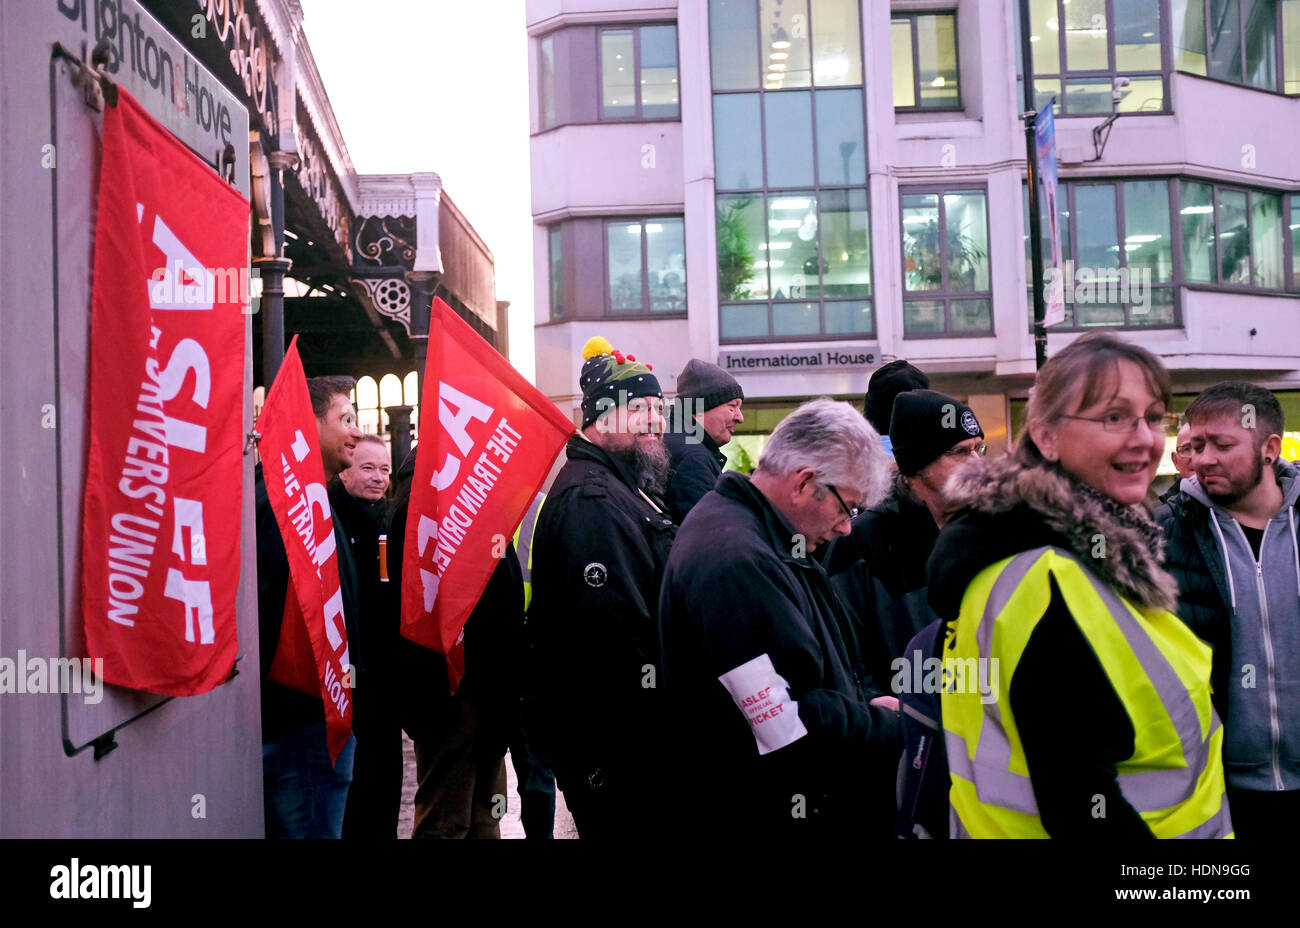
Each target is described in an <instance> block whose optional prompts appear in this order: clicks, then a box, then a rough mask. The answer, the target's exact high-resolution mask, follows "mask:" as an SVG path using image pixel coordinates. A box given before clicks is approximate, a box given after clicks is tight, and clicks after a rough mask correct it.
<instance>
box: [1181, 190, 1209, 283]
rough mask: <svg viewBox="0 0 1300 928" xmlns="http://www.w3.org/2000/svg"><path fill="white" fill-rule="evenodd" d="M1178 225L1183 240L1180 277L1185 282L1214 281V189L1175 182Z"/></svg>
mask: <svg viewBox="0 0 1300 928" xmlns="http://www.w3.org/2000/svg"><path fill="white" fill-rule="evenodd" d="M1179 199H1180V201H1181V204H1182V205H1181V206H1180V208H1179V210H1178V214H1179V215H1178V221H1179V225H1180V226H1181V227H1182V238H1183V276H1184V277H1185V278H1187V280H1189V281H1196V282H1200V283H1211V282H1213V281H1214V279H1215V278H1214V188H1213V187H1211V186H1210V185H1209V184H1198V183H1196V182H1195V181H1190V180H1184V181H1180V182H1179Z"/></svg>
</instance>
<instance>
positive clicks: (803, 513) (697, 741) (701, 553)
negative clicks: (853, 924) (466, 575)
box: [548, 399, 898, 839]
mask: <svg viewBox="0 0 1300 928" xmlns="http://www.w3.org/2000/svg"><path fill="white" fill-rule="evenodd" d="M888 473H889V463H888V459H887V458H886V456H885V453H884V450H883V448H882V447H881V445H880V442H879V440H878V438H877V436H876V434H875V433H874V432H873V431H872V430H871V428H870V427H869V426H868V425H867V424H866V422H865V421H864V420H863V418H862V417H861V416H860V415H859V414H858V413H857V412H856V410H854V409H853V408H852V407H851V406H849V405H848V404H847V403H841V402H835V401H833V400H828V399H821V400H814V401H812V402H810V403H805V404H804V405H803V406H801V407H799V408H798V409H797V410H795V411H794V412H793V413H792V414H791V415H790V416H789V417H787V418H786V419H785V420H784V421H783V422H782V423H781V424H780V425H779V426H778V427H777V429H776V431H775V432H774V433H773V434H772V437H771V439H770V441H769V442H768V444H767V446H766V448H765V449H764V451H763V456H762V458H761V459H760V461H759V464H758V470H757V471H756V472H755V474H754V476H753V479H752V480H751V479H750V478H749V477H746V476H744V475H741V474H736V473H727V474H724V475H723V476H722V477H721V479H719V481H718V485H717V487H716V488H715V489H714V490H713V491H712V492H710V493H709V494H708V495H706V496H705V497H704V499H703V500H701V501H700V503H699V505H698V506H697V507H696V509H695V511H694V515H692V516H691V518H690V520H689V522H688V524H687V525H685V526H684V527H683V528H682V530H681V531H680V532H679V533H678V538H677V542H676V544H675V545H674V547H673V552H672V555H671V556H670V557H669V560H668V569H667V571H666V573H665V576H664V586H663V592H662V594H661V599H660V604H659V605H660V611H659V624H660V634H661V641H662V652H663V655H662V660H663V677H662V681H661V685H662V687H663V689H664V696H665V698H666V700H667V703H668V705H667V715H666V718H665V724H666V726H667V728H668V730H670V731H671V734H672V738H671V740H669V741H668V742H666V744H665V747H666V750H668V751H670V752H671V771H672V773H671V777H670V780H671V785H670V789H669V792H670V794H671V798H672V802H673V807H674V817H673V827H674V829H675V830H679V829H685V830H687V831H688V832H690V833H692V834H694V835H698V836H705V835H708V836H715V835H717V834H726V835H727V836H728V837H729V838H730V837H734V836H735V835H736V834H740V835H743V836H744V837H746V838H756V839H761V838H770V837H774V836H784V835H803V836H810V837H811V836H845V837H861V836H863V835H864V834H865V833H866V831H867V823H868V818H869V813H868V809H869V808H870V805H871V799H870V797H866V796H864V795H863V792H864V791H863V783H864V772H865V771H868V770H870V769H872V768H873V767H876V766H878V762H879V758H878V757H877V756H876V755H877V752H878V750H880V749H882V748H883V749H884V750H886V751H890V752H892V751H894V750H896V740H897V736H898V717H897V704H898V703H897V700H896V699H894V698H893V697H891V696H884V695H881V694H880V693H879V691H877V690H872V689H870V688H869V687H868V684H867V681H866V680H865V679H864V678H863V676H862V674H861V673H860V672H859V671H858V670H857V667H856V661H855V659H854V654H855V651H856V647H857V645H856V642H855V640H854V636H853V631H852V628H851V626H850V624H849V621H848V617H847V616H846V615H845V614H844V608H843V606H842V604H841V603H840V602H839V599H838V598H837V597H836V595H835V593H834V592H832V590H831V586H830V582H829V580H828V579H827V577H826V574H825V572H824V571H823V570H822V568H821V566H820V565H819V564H818V563H817V562H816V561H815V560H813V559H812V558H811V557H809V555H810V554H811V553H812V552H813V551H814V550H815V549H816V548H817V547H818V546H819V545H822V544H824V543H825V542H826V541H828V540H829V539H831V538H833V537H834V536H835V535H844V534H847V533H848V531H849V520H850V519H851V518H852V515H853V514H854V512H855V511H856V509H855V507H857V506H859V505H862V504H864V503H865V504H868V505H870V504H873V503H875V502H876V501H878V500H879V499H880V497H881V496H882V495H883V494H884V491H885V487H886V486H887V482H888ZM548 505H549V504H548Z"/></svg>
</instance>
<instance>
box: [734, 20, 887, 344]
mask: <svg viewBox="0 0 1300 928" xmlns="http://www.w3.org/2000/svg"><path fill="white" fill-rule="evenodd" d="M860 6H861V3H860V2H859V0H710V4H709V10H710V23H709V26H710V51H711V54H712V56H713V60H712V62H711V66H712V74H713V79H714V82H713V90H714V98H713V120H714V178H715V189H716V191H717V201H716V206H717V211H716V219H715V221H716V231H717V247H718V264H717V266H718V297H719V318H720V332H721V337H722V338H723V340H724V341H730V342H735V341H741V340H750V339H763V340H775V339H805V338H808V339H811V338H825V337H843V338H854V337H861V336H865V335H870V334H871V333H872V331H873V326H874V319H873V316H872V306H871V300H870V297H871V248H870V241H869V230H868V194H867V190H866V183H867V157H866V127H865V112H864V106H863V91H862V77H863V67H862V46H861V24H860V19H859V8H860ZM752 49H757V57H756V58H755V56H754V54H753V53H752V51H751V50H752ZM755 85H757V89H758V92H757V93H754V92H751V91H754V90H755ZM805 88H806V89H805ZM742 191H752V192H742Z"/></svg>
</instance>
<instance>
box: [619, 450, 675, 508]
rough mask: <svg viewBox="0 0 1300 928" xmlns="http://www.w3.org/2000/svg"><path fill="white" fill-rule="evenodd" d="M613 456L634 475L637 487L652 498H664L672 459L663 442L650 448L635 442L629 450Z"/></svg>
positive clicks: (620, 451)
mask: <svg viewBox="0 0 1300 928" xmlns="http://www.w3.org/2000/svg"><path fill="white" fill-rule="evenodd" d="M610 454H611V455H613V456H614V457H616V458H618V460H619V461H620V462H621V463H622V464H623V466H624V467H626V468H627V469H628V470H629V471H631V473H632V477H633V479H635V480H636V483H637V486H638V487H640V488H641V489H642V490H645V491H646V492H647V493H649V494H651V495H652V496H663V494H664V490H666V489H667V488H668V468H669V464H670V463H671V461H672V459H671V458H670V457H669V455H668V449H667V448H665V447H664V443H663V442H662V441H657V442H655V443H654V444H653V445H651V446H649V447H648V448H647V447H645V446H644V445H642V444H641V442H640V441H636V440H634V441H633V442H632V444H631V445H630V446H629V447H627V448H621V449H619V450H617V451H611V452H610Z"/></svg>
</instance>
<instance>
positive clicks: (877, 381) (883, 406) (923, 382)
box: [862, 360, 930, 454]
mask: <svg viewBox="0 0 1300 928" xmlns="http://www.w3.org/2000/svg"><path fill="white" fill-rule="evenodd" d="M928 389H930V378H929V377H927V376H925V374H923V373H921V371H920V370H918V369H917V368H916V367H913V366H912V365H911V364H909V363H907V362H906V361H903V360H898V361H890V362H889V363H888V364H886V365H884V366H883V367H880V368H878V369H877V370H876V371H875V372H874V373H873V374H872V375H871V379H870V380H868V381H867V395H866V398H865V401H864V403H863V408H862V412H863V414H864V415H865V416H866V417H867V421H868V422H870V423H871V427H872V428H873V429H875V430H876V431H877V432H878V433H879V434H880V443H881V444H882V445H884V446H885V450H886V451H887V452H889V453H890V454H893V453H894V448H893V444H892V442H891V439H890V437H889V417H890V416H892V415H893V413H894V398H895V397H896V396H898V394H900V393H904V392H906V391H908V390H928Z"/></svg>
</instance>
